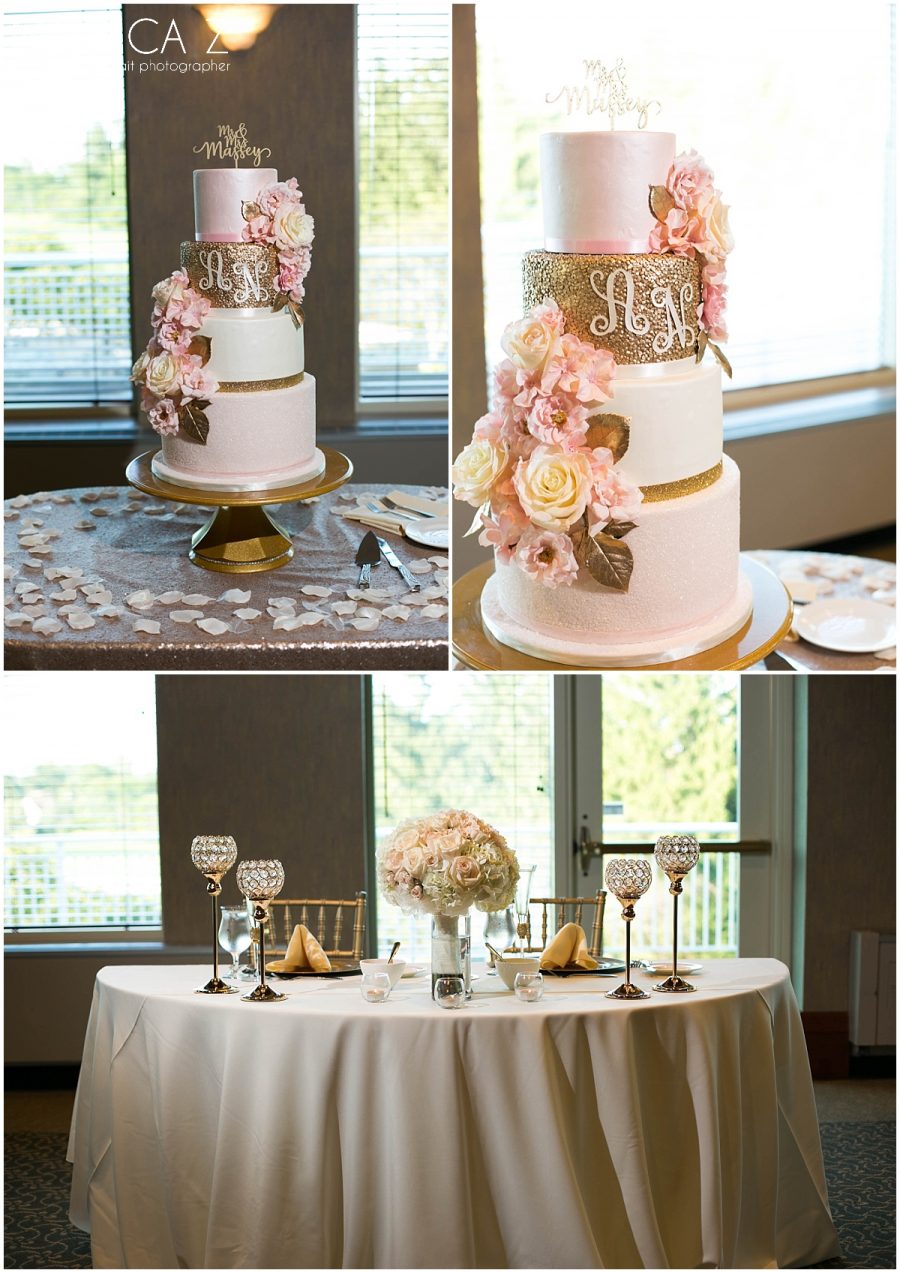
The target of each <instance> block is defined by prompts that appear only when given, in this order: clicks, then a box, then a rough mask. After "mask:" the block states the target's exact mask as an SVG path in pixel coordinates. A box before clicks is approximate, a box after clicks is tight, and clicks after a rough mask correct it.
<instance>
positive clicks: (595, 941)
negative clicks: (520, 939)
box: [507, 888, 606, 959]
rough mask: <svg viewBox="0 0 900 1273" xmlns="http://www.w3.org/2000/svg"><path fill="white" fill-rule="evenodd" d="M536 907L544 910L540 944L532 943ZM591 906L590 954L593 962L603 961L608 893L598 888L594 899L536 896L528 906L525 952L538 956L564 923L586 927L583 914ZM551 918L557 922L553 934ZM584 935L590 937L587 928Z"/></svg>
mask: <svg viewBox="0 0 900 1273" xmlns="http://www.w3.org/2000/svg"><path fill="white" fill-rule="evenodd" d="M533 906H540V908H541V940H540V945H538V944H537V943H536V942H534V941H532V926H531V908H532V907H533ZM591 907H593V909H594V913H593V920H592V922H591V928H590V934H589V936H588V953H589V954H591V955H592V956H593V957H594V959H600V958H602V956H603V913H604V911H605V909H606V891H605V890H604V889H602V888H598V889H597V892H596V894H595V895H594V896H593V897H533V898H532V899H531V901H530V902H529V905H528V935H527V937H526V939H525V949H526V950H527V951H528V952H529V953H532V954H537V953H539V952H540V951H542V950H543V949H544V947H545V946H546V945H547V938H548V935H549V936H553V935H555V934H556V933H558V932H559V930H560V929H561V928H562V927H563V925H564V924H568V923H575V924H581V926H582V928H584V927H585V925H584V912H585V909H586V908H588V910H589V909H590V908H591ZM567 912H568V913H567ZM551 917H552V918H553V920H554V921H555V927H554V929H553V933H550V922H551ZM585 933H586V934H587V929H586V928H585ZM507 949H508V950H511V951H512V950H518V946H517V945H515V944H514V945H512V946H509V947H507Z"/></svg>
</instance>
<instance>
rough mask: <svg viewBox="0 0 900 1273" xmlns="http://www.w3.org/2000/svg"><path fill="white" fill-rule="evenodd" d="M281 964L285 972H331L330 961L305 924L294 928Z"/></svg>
mask: <svg viewBox="0 0 900 1273" xmlns="http://www.w3.org/2000/svg"><path fill="white" fill-rule="evenodd" d="M281 964H282V968H283V971H285V972H287V971H288V970H291V969H294V968H312V969H313V971H314V972H330V971H331V960H330V959H329V958H328V956H327V955H326V954H325V951H324V950H323V949H322V947H321V946H320V945H319V943H318V942H317V941H316V939H315V937H313V935H312V933H311V932H310V931H309V929H308V928H307V927H306V925H305V924H296V925H295V926H294V931H293V932H292V933H291V941H290V945H289V946H288V948H287V953H286V954H285V956H284V959H283V960H281Z"/></svg>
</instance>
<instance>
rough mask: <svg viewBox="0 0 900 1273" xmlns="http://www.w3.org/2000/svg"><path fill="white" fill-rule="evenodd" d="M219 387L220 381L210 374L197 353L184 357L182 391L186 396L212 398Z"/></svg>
mask: <svg viewBox="0 0 900 1273" xmlns="http://www.w3.org/2000/svg"><path fill="white" fill-rule="evenodd" d="M218 388H219V382H218V381H217V380H216V379H215V378H214V377H213V376H211V375H210V374H209V372H208V371H207V370H206V368H205V367H204V366H203V365H202V363H201V361H200V358H199V356H198V355H197V354H190V355H188V357H187V358H185V359H183V361H182V370H181V392H182V393H183V394H184V396H185V397H186V398H210V397H212V395H213V394H214V393H215V392H216V391H217V389H218Z"/></svg>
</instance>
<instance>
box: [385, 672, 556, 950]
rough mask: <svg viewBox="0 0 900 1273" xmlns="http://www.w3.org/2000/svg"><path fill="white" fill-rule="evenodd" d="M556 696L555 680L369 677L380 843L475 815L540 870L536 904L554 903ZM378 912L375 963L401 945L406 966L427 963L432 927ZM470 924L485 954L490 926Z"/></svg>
mask: <svg viewBox="0 0 900 1273" xmlns="http://www.w3.org/2000/svg"><path fill="white" fill-rule="evenodd" d="M553 694H554V686H553V677H551V676H547V677H545V676H528V675H526V676H489V677H456V676H453V677H448V676H447V675H446V674H434V675H424V674H422V675H420V674H416V673H411V672H404V673H398V674H391V673H384V674H381V675H375V676H373V678H372V782H373V790H374V803H375V836H376V841H377V842H378V843H380V842H381V841H382V840H383V838H384V837H385V836H386V835H387V834H388V832H390V831H391V830H393V828H394V827H395V826H396V825H397V824H398V823H400V822H402V821H404V820H405V819H406V818H412V817H419V816H424V815H425V814H428V813H434V812H436V811H437V810H438V809H447V808H451V809H453V808H455V809H459V808H462V809H470V810H471V811H472V812H473V813H475V814H477V815H478V816H479V817H482V818H484V819H485V821H487V822H490V823H491V824H492V825H493V826H495V827H496V828H497V830H498V831H500V833H501V834H502V835H504V836H505V837H506V839H507V841H508V842H509V844H510V846H511V847H512V848H513V849H515V851H516V852H517V854H518V856H519V861H520V862H521V863H523V864H526V863H527V864H528V865H531V864H532V863H534V864H535V866H536V867H537V870H536V871H535V875H534V881H533V886H532V894H533V895H534V896H547V895H548V894H551V893H552V892H553V888H554V882H555V870H554V816H553V809H554V739H553V731H554V724H553V723H554V705H553ZM376 905H377V915H378V951H379V954H381V953H387V952H388V951H389V950H390V948H391V945H392V944H393V942H394V941H396V940H397V939H398V938H399V939H400V940H402V942H403V951H404V954H405V958H406V959H408V960H415V959H424V960H426V961H427V960H428V959H429V958H430V941H431V925H430V921H429V920H428V919H427V918H422V919H419V918H417V917H412V916H407V915H404V914H403V912H402V911H400V910H399V909H398V908H397V907H395V906H389V905H388V904H387V903H386V902H384V901H383V900H382V899H381V898H379V899H377V902H376ZM472 918H473V931H472V939H473V944H474V946H475V949H476V950H480V949H481V937H482V932H483V927H484V919H485V917H484V916H483V915H481V914H480V913H479V912H476V913H475V914H474V915H473V917H472ZM476 957H477V956H476Z"/></svg>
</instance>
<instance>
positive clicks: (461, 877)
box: [447, 855, 481, 888]
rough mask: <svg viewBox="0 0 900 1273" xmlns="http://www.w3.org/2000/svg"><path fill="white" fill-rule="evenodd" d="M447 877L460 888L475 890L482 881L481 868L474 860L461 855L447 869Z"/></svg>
mask: <svg viewBox="0 0 900 1273" xmlns="http://www.w3.org/2000/svg"><path fill="white" fill-rule="evenodd" d="M447 876H448V878H449V879H451V880H452V881H453V883H454V884H458V885H459V886H460V888H474V887H475V885H476V884H478V883H479V881H480V880H481V867H480V866H479V865H478V863H477V862H476V861H475V859H474V858H470V857H465V856H463V855H461V856H460V857H456V858H454V859H453V861H452V862H451V863H450V865H449V866H448V867H447Z"/></svg>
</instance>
